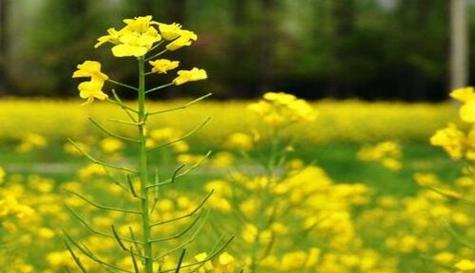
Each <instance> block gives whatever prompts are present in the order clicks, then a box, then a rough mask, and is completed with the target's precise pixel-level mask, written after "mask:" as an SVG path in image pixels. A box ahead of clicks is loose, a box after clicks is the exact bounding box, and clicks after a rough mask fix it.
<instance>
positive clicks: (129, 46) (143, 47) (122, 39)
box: [95, 16, 162, 57]
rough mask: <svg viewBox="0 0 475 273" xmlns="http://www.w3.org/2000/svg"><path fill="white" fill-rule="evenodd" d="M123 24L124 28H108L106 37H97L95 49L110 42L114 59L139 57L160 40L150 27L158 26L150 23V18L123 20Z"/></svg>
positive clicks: (156, 32) (152, 22)
mask: <svg viewBox="0 0 475 273" xmlns="http://www.w3.org/2000/svg"><path fill="white" fill-rule="evenodd" d="M124 23H125V24H126V26H125V27H123V28H122V29H120V30H118V31H117V30H115V29H114V28H109V29H108V30H107V32H108V35H104V36H101V37H99V38H98V42H97V43H96V45H95V47H96V48H97V47H99V46H101V45H102V44H104V43H107V42H110V43H112V44H114V45H115V46H114V47H112V54H113V55H114V56H116V57H129V56H133V57H141V56H144V55H145V54H146V53H147V52H148V51H149V50H150V49H151V48H152V46H153V44H154V43H156V42H158V41H160V40H161V39H162V37H161V36H160V34H159V33H158V31H157V30H156V29H155V28H154V27H153V26H152V25H156V24H158V23H157V22H154V21H152V16H144V17H135V18H134V19H125V20H124Z"/></svg>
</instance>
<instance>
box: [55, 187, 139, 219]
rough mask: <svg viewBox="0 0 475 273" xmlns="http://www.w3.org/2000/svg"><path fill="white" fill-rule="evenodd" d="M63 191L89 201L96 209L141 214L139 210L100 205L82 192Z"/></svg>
mask: <svg viewBox="0 0 475 273" xmlns="http://www.w3.org/2000/svg"><path fill="white" fill-rule="evenodd" d="M64 191H65V192H67V193H69V194H72V195H74V196H76V197H78V198H80V199H82V200H83V201H85V202H87V203H89V204H90V205H92V206H94V207H96V208H98V209H103V210H110V211H118V212H123V213H130V214H137V215H140V214H142V213H141V212H140V211H136V210H128V209H122V208H116V207H109V206H104V205H101V204H98V203H96V202H94V201H92V200H89V199H88V198H87V197H85V196H83V195H82V194H79V193H77V192H73V191H69V190H64Z"/></svg>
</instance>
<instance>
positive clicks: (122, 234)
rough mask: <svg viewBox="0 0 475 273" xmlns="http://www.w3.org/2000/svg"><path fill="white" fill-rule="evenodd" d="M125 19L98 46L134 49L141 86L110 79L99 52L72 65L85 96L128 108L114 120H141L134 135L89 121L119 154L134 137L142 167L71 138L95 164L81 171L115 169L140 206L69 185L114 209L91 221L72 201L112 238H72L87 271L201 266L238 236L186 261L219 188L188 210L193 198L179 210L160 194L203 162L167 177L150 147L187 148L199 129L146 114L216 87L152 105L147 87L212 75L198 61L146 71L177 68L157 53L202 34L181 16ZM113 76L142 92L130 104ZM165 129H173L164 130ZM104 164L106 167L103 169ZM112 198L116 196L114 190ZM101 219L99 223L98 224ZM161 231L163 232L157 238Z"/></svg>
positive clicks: (127, 53)
mask: <svg viewBox="0 0 475 273" xmlns="http://www.w3.org/2000/svg"><path fill="white" fill-rule="evenodd" d="M124 23H125V26H124V27H122V28H121V29H119V30H116V29H115V28H110V29H108V31H107V32H108V34H107V35H104V36H101V37H99V38H98V42H97V43H96V45H95V47H96V48H97V47H100V46H102V45H104V44H107V43H110V44H112V48H111V51H112V55H113V56H115V57H134V58H135V59H136V60H137V63H138V87H135V86H131V85H128V84H125V83H121V82H118V81H115V80H113V79H111V78H110V77H109V76H108V75H106V74H105V73H104V72H102V66H101V64H100V63H99V62H97V61H92V60H86V61H84V62H83V63H82V64H79V65H78V66H77V70H76V71H75V72H74V73H73V78H81V79H84V78H85V79H86V80H85V81H83V82H81V83H80V84H79V85H78V90H79V96H80V97H81V98H82V99H84V100H86V102H85V104H89V103H92V102H93V101H94V100H99V101H107V102H110V103H112V104H114V105H117V106H118V107H120V108H121V109H122V110H123V111H124V112H125V114H126V115H127V117H128V118H129V120H114V122H117V123H120V124H122V125H124V126H133V127H135V128H136V132H137V133H136V135H135V136H134V137H129V136H124V135H120V134H118V133H114V132H112V131H110V130H108V129H107V128H106V127H105V126H103V125H102V124H101V123H99V122H98V121H96V120H95V119H92V118H91V119H90V121H91V122H92V124H93V125H95V127H97V128H98V129H99V130H100V131H101V132H103V133H104V134H106V135H108V137H107V138H105V139H103V140H102V141H101V142H100V143H99V145H100V148H101V149H102V151H103V152H104V153H105V154H109V155H117V153H118V152H120V151H121V150H122V149H123V148H124V145H125V144H124V143H129V144H132V145H134V147H135V151H136V157H135V159H136V160H137V164H136V168H133V167H131V166H130V164H118V163H115V162H113V163H107V162H105V161H104V160H100V159H97V158H96V157H95V156H93V155H92V154H91V153H89V152H87V151H85V150H84V149H83V145H81V144H79V143H76V142H74V141H72V140H70V143H71V144H72V145H73V146H74V147H75V148H77V150H78V151H80V152H81V153H83V154H84V155H85V156H86V157H87V158H88V159H89V160H90V161H91V162H92V164H91V165H89V166H87V167H86V168H85V169H82V170H80V173H79V176H80V177H82V178H83V179H87V178H89V177H91V176H94V175H104V174H107V175H109V176H110V179H112V180H113V181H114V184H115V185H116V186H118V187H119V188H118V189H121V190H124V191H125V192H126V193H127V194H128V197H127V199H128V201H131V202H132V204H133V205H132V207H134V208H130V205H129V206H128V207H127V208H125V207H120V206H116V205H113V206H108V205H103V204H102V202H96V201H93V200H91V199H89V198H88V197H87V196H86V195H84V194H82V193H80V192H78V191H74V190H68V192H69V193H70V194H71V195H72V196H74V197H77V198H78V199H80V200H82V201H84V202H86V203H88V204H89V205H91V206H92V207H95V208H97V209H100V210H103V211H107V212H108V213H110V215H109V217H99V218H98V216H96V217H94V218H92V222H90V221H86V220H85V219H83V217H82V216H80V214H79V213H78V212H76V210H75V209H73V208H71V206H73V205H77V203H75V202H67V203H69V206H68V207H69V210H70V211H71V213H72V214H73V215H74V216H75V217H76V218H77V219H78V221H79V222H81V224H83V225H84V226H85V227H86V228H87V229H88V230H89V231H90V232H92V233H93V234H95V235H96V236H98V237H101V236H102V237H104V238H107V239H109V240H108V241H107V240H105V239H97V240H95V241H90V242H88V241H85V242H84V241H83V242H78V241H76V240H75V239H73V237H74V235H73V234H72V233H71V232H70V231H69V230H65V231H64V233H65V242H66V246H67V248H68V251H69V252H70V254H71V255H72V258H73V260H74V262H75V264H76V265H77V267H78V269H80V271H81V272H83V273H89V272H95V270H96V269H95V268H97V267H99V268H103V269H104V270H108V271H112V272H118V271H121V272H135V273H139V272H145V273H154V272H172V271H173V272H181V271H186V272H192V271H196V270H199V268H201V267H203V265H204V264H212V262H211V260H212V259H213V258H214V257H217V256H218V255H219V254H220V252H221V251H222V249H223V248H224V247H225V246H226V245H227V244H228V243H229V242H230V241H231V240H232V238H231V239H228V240H225V241H222V242H218V245H217V246H216V247H215V249H214V250H213V251H212V252H211V253H210V254H209V255H208V254H206V255H205V256H203V255H201V256H200V258H199V259H195V261H189V262H187V261H186V260H187V256H186V255H187V254H188V253H187V245H188V244H189V243H190V239H185V238H184V237H183V236H185V235H186V234H187V233H192V237H194V236H196V234H195V233H196V232H198V231H199V230H200V226H202V224H203V219H201V218H203V217H202V216H203V213H198V211H200V210H201V208H202V207H203V205H204V203H205V201H206V199H207V198H208V197H209V195H210V194H211V193H212V191H211V192H210V193H209V195H208V196H207V197H206V198H205V199H204V201H203V202H201V203H200V204H199V206H198V207H196V208H195V209H194V210H192V211H191V212H189V211H188V212H187V210H188V206H186V209H187V210H185V211H183V212H181V213H180V214H176V213H173V214H172V215H170V210H171V208H172V207H173V206H174V205H173V203H172V202H171V201H170V200H167V199H163V198H162V197H161V192H162V191H163V190H162V187H163V186H166V185H170V184H173V183H175V181H176V180H177V179H178V178H179V177H182V176H184V175H185V174H186V173H188V172H190V171H191V170H192V169H194V168H196V167H198V165H199V163H196V164H195V165H193V166H191V167H189V168H188V169H186V166H185V164H183V165H180V166H179V167H178V168H177V169H176V170H175V171H174V172H173V174H172V176H171V177H170V178H169V179H166V180H162V179H161V178H160V176H159V174H158V171H155V173H153V172H152V170H151V169H150V166H149V157H150V156H149V154H150V153H151V152H153V151H154V150H157V149H159V148H163V147H168V146H172V147H173V148H175V149H180V150H182V151H183V150H186V149H187V146H186V145H185V144H184V142H183V140H184V139H185V138H186V137H187V136H189V135H190V134H192V133H193V132H194V131H193V132H191V133H188V134H186V135H182V134H176V133H175V134H173V133H172V134H170V133H168V134H167V133H165V134H163V132H160V131H157V130H150V129H148V127H147V122H148V120H149V119H150V118H152V117H154V116H157V115H159V114H161V113H165V112H170V111H174V110H179V109H183V108H186V107H188V106H190V105H191V104H194V103H196V102H198V101H200V100H202V99H204V98H206V97H208V96H209V95H210V94H207V95H204V96H202V97H200V98H198V99H196V100H194V101H192V102H190V103H188V104H186V105H184V106H181V107H178V108H173V109H164V110H154V111H152V110H149V109H148V108H147V104H146V102H147V98H146V97H147V95H148V94H150V93H152V92H157V91H159V90H161V89H164V88H166V87H170V86H173V85H182V84H185V83H188V82H192V81H198V80H204V79H206V78H207V74H206V71H205V70H203V69H198V68H193V69H191V70H179V71H178V72H177V76H176V77H175V78H174V79H173V80H172V81H171V82H169V83H166V84H163V85H161V86H158V87H153V88H150V87H147V86H146V77H147V76H155V75H157V74H167V73H168V72H169V71H171V70H174V69H176V68H178V66H179V62H178V61H171V60H168V59H157V57H160V56H161V55H163V54H165V53H166V52H167V51H174V50H178V49H180V48H182V47H185V46H190V45H191V44H192V43H193V41H196V39H197V35H196V34H194V33H193V32H191V31H189V30H185V29H182V27H181V25H178V24H171V25H167V24H163V23H158V22H156V21H153V20H152V17H151V16H144V17H136V18H133V19H125V20H124ZM164 43H166V44H165V48H164V49H161V46H162V45H164ZM147 61H148V62H149V64H150V65H151V69H150V71H146V62H147ZM106 83H108V84H113V85H117V86H118V87H121V88H124V89H127V90H129V91H132V92H134V93H136V94H137V105H136V107H133V106H130V105H128V104H125V103H124V102H123V101H122V100H121V99H120V97H119V95H118V93H116V92H115V91H114V89H112V91H111V92H108V91H106V90H105V89H104V87H105V84H106ZM207 121H208V120H205V122H203V123H202V124H201V125H200V126H199V127H198V129H199V128H200V127H201V126H203V125H204V124H205V123H206V122H207ZM163 136H166V137H165V138H164V137H163ZM69 148H70V147H69ZM69 148H68V149H69ZM207 156H209V153H208V154H207V155H206V156H205V157H207ZM99 166H101V167H102V168H103V169H104V170H105V171H100V168H99ZM114 170H115V171H117V172H119V173H122V174H124V175H122V176H123V177H124V178H125V179H124V180H122V181H121V180H120V178H118V177H117V175H114V173H112V172H113V171H114ZM116 191H117V190H115V191H112V192H111V193H113V192H116ZM112 197H113V196H112ZM102 199H105V198H102ZM112 200H114V199H113V198H112ZM68 201H69V200H68ZM118 201H119V200H115V201H114V202H113V203H115V204H117V203H118ZM119 203H120V202H119ZM137 203H138V206H137ZM188 203H189V202H188ZM136 207H138V208H136ZM160 212H161V213H164V212H167V213H168V214H163V215H162V214H161V213H160ZM114 213H115V214H117V213H119V215H121V216H117V215H114ZM157 213H158V215H157ZM119 218H120V219H122V221H123V220H124V219H126V221H125V222H126V223H127V222H128V224H126V225H123V224H122V225H121V226H117V224H118V223H121V222H120V221H115V219H119ZM187 218H189V219H192V220H191V222H190V223H189V225H188V226H185V227H184V228H183V229H182V230H181V231H178V232H175V233H174V234H172V235H169V234H168V233H167V232H166V231H170V232H172V231H174V230H175V228H174V227H170V225H172V226H173V225H175V226H182V225H183V223H181V222H182V220H185V219H187ZM122 223H123V222H122ZM96 227H99V229H96ZM104 228H108V229H110V231H109V232H104V231H102V230H103V229H104ZM158 228H160V229H161V232H160V233H159V232H157V231H156V230H158ZM159 234H160V235H161V237H159V238H157V235H159ZM167 234H168V235H167ZM180 239H181V240H180ZM174 240H175V241H176V240H178V243H177V244H176V245H175V246H174V247H173V248H171V249H168V250H167V249H166V247H165V245H168V244H169V242H170V241H174ZM114 241H115V242H114ZM114 243H115V244H117V246H118V248H119V250H120V251H122V252H123V253H126V254H127V255H128V257H123V258H122V259H121V260H118V261H115V262H113V261H111V259H110V258H106V257H107V253H108V251H107V250H108V248H111V247H112V245H109V244H114ZM98 244H100V245H103V246H105V247H104V248H103V249H101V248H98V247H94V245H98ZM159 244H161V245H159ZM91 245H92V246H91ZM107 246H109V247H107ZM91 249H96V250H98V252H93V251H91ZM175 252H180V253H181V254H180V255H179V256H178V258H176V259H175V258H172V255H173V254H174V253H175ZM223 255H224V256H223ZM227 255H228V256H229V254H222V255H221V256H219V259H218V260H219V263H218V264H225V265H227V264H229V261H230V258H229V257H228V256H227ZM223 260H224V262H223ZM50 262H52V263H54V264H63V263H64V261H63V260H62V254H61V253H60V254H54V255H53V254H52V255H51V256H50ZM68 265H69V264H68ZM217 270H221V271H220V272H232V271H234V268H231V267H229V268H228V267H226V268H224V269H217Z"/></svg>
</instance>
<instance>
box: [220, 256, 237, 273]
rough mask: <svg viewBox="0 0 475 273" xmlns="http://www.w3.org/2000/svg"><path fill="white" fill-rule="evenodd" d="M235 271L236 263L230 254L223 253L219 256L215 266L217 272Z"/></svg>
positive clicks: (228, 272)
mask: <svg viewBox="0 0 475 273" xmlns="http://www.w3.org/2000/svg"><path fill="white" fill-rule="evenodd" d="M235 269H236V261H235V259H234V257H233V256H232V255H231V254H229V253H228V252H224V253H223V254H221V255H219V258H218V264H217V266H216V270H217V271H218V272H223V273H231V272H234V271H235Z"/></svg>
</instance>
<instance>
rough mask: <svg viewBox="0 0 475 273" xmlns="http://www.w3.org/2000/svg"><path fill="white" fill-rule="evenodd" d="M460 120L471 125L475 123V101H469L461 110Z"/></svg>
mask: <svg viewBox="0 0 475 273" xmlns="http://www.w3.org/2000/svg"><path fill="white" fill-rule="evenodd" d="M459 113H460V118H461V119H462V120H463V121H465V122H469V123H474V122H475V100H469V101H467V102H466V103H465V104H464V105H463V106H462V107H461V108H460V112H459Z"/></svg>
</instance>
